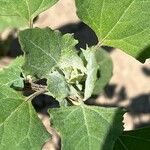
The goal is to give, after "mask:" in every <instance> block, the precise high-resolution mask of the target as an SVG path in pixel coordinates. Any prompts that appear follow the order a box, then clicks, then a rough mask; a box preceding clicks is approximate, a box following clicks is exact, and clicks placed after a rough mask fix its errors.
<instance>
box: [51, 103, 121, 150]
mask: <svg viewBox="0 0 150 150" xmlns="http://www.w3.org/2000/svg"><path fill="white" fill-rule="evenodd" d="M49 113H50V117H51V120H52V124H53V127H54V128H56V129H57V131H58V132H59V133H60V136H61V149H62V150H69V149H71V150H87V149H88V150H93V149H94V150H108V149H109V150H111V149H112V148H113V145H114V142H115V140H116V139H117V137H118V136H119V135H120V134H121V132H122V128H123V127H122V115H123V112H122V111H121V110H118V109H114V108H102V107H96V106H91V107H90V106H86V105H80V106H73V107H67V108H65V107H64V108H58V109H50V110H49ZM105 144H106V145H105Z"/></svg>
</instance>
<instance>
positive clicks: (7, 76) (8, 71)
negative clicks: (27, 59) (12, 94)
mask: <svg viewBox="0 0 150 150" xmlns="http://www.w3.org/2000/svg"><path fill="white" fill-rule="evenodd" d="M23 63H24V58H23V57H18V58H16V59H15V60H14V61H13V62H12V64H10V65H9V68H4V69H2V70H1V71H0V78H1V80H0V88H1V87H3V86H4V87H8V88H10V86H12V85H13V83H17V82H20V81H22V82H23V79H22V78H21V77H20V75H21V71H22V69H21V66H22V64H23Z"/></svg>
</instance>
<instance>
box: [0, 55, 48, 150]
mask: <svg viewBox="0 0 150 150" xmlns="http://www.w3.org/2000/svg"><path fill="white" fill-rule="evenodd" d="M22 64H23V57H20V58H18V59H16V60H15V61H14V62H13V64H12V65H10V67H9V68H7V69H4V70H2V71H0V78H1V80H0V106H1V109H0V149H1V150H8V149H15V150H26V149H29V150H34V149H35V150H36V149H40V148H41V147H42V145H43V143H44V142H45V141H46V140H47V139H48V138H49V137H50V136H49V134H48V133H47V131H46V129H45V128H44V126H43V125H42V123H41V121H40V120H39V118H38V117H37V114H36V112H35V110H34V108H33V107H32V104H31V102H30V101H26V100H27V98H25V97H24V96H22V95H21V94H20V93H19V92H16V91H15V90H14V89H13V88H11V85H12V84H13V82H16V81H18V80H20V73H21V65H22Z"/></svg>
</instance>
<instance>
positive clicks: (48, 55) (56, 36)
mask: <svg viewBox="0 0 150 150" xmlns="http://www.w3.org/2000/svg"><path fill="white" fill-rule="evenodd" d="M19 39H20V44H21V46H22V49H23V50H24V52H25V56H26V58H25V65H24V67H23V68H24V70H25V73H26V74H27V75H28V74H29V75H33V76H37V77H39V78H41V77H45V76H46V75H47V74H49V73H51V71H52V68H54V67H60V69H64V68H65V67H70V66H71V67H77V68H78V69H83V70H85V68H84V66H83V62H82V60H81V58H79V56H78V55H77V53H75V48H74V46H75V45H74V44H75V41H74V39H73V38H72V35H64V36H62V35H61V33H59V32H55V31H52V30H51V29H50V28H46V29H38V28H35V29H28V30H25V31H22V32H20V34H19ZM76 61H78V62H76Z"/></svg>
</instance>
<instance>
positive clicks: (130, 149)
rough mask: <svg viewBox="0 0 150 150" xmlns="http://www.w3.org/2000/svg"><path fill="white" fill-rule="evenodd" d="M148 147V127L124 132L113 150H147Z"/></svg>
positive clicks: (149, 134)
mask: <svg viewBox="0 0 150 150" xmlns="http://www.w3.org/2000/svg"><path fill="white" fill-rule="evenodd" d="M149 147H150V127H146V128H141V129H137V130H133V131H124V132H123V135H122V136H120V137H119V138H118V140H117V141H116V143H115V146H114V150H134V149H135V150H142V149H143V150H147V149H149Z"/></svg>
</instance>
